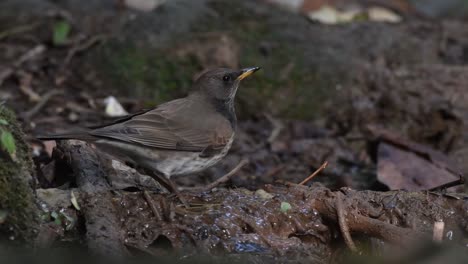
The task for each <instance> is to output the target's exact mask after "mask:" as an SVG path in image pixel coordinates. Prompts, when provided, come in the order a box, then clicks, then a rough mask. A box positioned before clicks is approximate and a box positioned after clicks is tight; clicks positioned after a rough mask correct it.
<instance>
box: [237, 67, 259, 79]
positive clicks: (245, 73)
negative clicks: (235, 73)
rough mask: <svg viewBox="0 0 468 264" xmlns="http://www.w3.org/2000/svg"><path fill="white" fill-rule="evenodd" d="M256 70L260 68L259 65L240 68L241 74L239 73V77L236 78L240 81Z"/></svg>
mask: <svg viewBox="0 0 468 264" xmlns="http://www.w3.org/2000/svg"><path fill="white" fill-rule="evenodd" d="M258 70H260V67H250V68H245V69H242V70H241V71H240V72H241V74H240V75H239V77H237V80H239V81H242V80H243V79H245V78H246V77H248V76H250V75H251V74H252V73H254V72H256V71H258Z"/></svg>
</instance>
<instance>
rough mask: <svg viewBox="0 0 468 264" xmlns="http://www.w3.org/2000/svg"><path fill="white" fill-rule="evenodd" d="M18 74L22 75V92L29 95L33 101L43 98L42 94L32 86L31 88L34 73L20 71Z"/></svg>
mask: <svg viewBox="0 0 468 264" xmlns="http://www.w3.org/2000/svg"><path fill="white" fill-rule="evenodd" d="M18 75H19V76H20V85H19V89H20V90H21V92H23V93H24V94H25V95H27V96H28V99H29V101H31V102H38V101H40V100H41V96H40V95H39V94H37V93H36V92H35V91H34V90H33V89H32V88H31V82H32V75H31V74H28V73H25V72H22V71H19V72H18Z"/></svg>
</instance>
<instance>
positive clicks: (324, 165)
mask: <svg viewBox="0 0 468 264" xmlns="http://www.w3.org/2000/svg"><path fill="white" fill-rule="evenodd" d="M327 165H328V161H325V162H324V163H323V164H322V165H321V166H320V167H319V168H318V169H317V170H315V171H314V172H313V173H312V174H311V175H309V177H307V178H305V179H304V180H303V181H301V182H300V183H299V185H304V184H306V183H307V182H308V181H310V180H311V179H312V178H313V177H315V175H317V174H318V173H319V172H321V171H322V170H324V169H325V168H326V167H327Z"/></svg>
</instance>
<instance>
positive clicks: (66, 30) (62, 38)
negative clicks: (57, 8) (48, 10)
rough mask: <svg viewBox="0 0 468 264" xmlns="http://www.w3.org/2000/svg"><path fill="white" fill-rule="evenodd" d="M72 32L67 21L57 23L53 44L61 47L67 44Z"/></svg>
mask: <svg viewBox="0 0 468 264" xmlns="http://www.w3.org/2000/svg"><path fill="white" fill-rule="evenodd" d="M70 30H71V27H70V24H68V22H66V21H59V22H57V23H55V25H54V31H53V36H52V42H53V43H54V45H56V46H59V45H63V44H65V43H66V42H67V40H68V35H69V34H70Z"/></svg>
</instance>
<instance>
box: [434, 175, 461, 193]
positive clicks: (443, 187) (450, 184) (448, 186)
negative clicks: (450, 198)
mask: <svg viewBox="0 0 468 264" xmlns="http://www.w3.org/2000/svg"><path fill="white" fill-rule="evenodd" d="M458 177H460V178H459V179H458V180H455V181H451V182H447V183H444V184H442V185H439V186H437V187H434V188H431V189H429V190H428V191H431V192H433V191H441V190H444V189H448V188H450V187H455V186H458V185H463V184H465V177H464V176H463V175H462V174H459V175H458Z"/></svg>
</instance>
